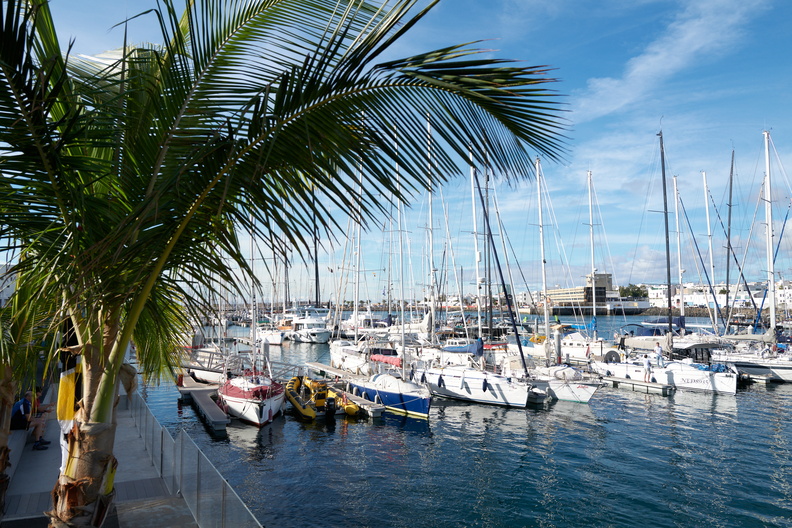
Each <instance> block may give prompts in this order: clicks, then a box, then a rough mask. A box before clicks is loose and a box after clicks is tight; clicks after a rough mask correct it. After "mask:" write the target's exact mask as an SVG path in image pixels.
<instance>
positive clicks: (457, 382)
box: [415, 365, 548, 407]
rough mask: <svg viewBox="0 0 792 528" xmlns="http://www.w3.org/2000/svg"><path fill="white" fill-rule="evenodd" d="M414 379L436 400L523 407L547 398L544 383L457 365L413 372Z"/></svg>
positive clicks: (546, 387) (546, 386)
mask: <svg viewBox="0 0 792 528" xmlns="http://www.w3.org/2000/svg"><path fill="white" fill-rule="evenodd" d="M415 379H417V380H420V381H421V382H422V383H426V384H427V386H428V387H429V390H430V391H431V392H432V394H435V395H437V396H442V397H445V398H453V399H456V400H464V401H471V402H476V403H486V404H489V405H502V406H505V407H526V406H527V405H528V403H533V402H539V401H542V400H543V399H544V398H546V397H547V396H548V394H547V392H546V391H547V389H548V384H547V382H538V381H537V382H535V383H531V382H527V381H524V380H518V379H516V378H507V377H505V376H500V375H498V374H493V373H491V372H484V371H481V370H478V369H473V368H469V367H463V366H456V365H454V366H450V367H442V368H441V367H436V368H429V369H419V370H416V371H415ZM485 381H486V383H485Z"/></svg>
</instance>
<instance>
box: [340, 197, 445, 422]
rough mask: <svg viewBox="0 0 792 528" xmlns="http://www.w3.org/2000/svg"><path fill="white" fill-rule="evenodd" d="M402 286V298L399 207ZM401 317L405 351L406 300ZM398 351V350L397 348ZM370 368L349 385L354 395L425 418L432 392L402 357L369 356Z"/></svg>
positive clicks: (402, 348)
mask: <svg viewBox="0 0 792 528" xmlns="http://www.w3.org/2000/svg"><path fill="white" fill-rule="evenodd" d="M398 211H399V226H398V227H399V285H400V287H401V298H402V299H404V298H405V295H404V255H403V253H402V248H403V247H404V244H402V243H401V242H402V240H401V237H402V210H401V206H399V210H398ZM399 306H400V311H401V314H400V320H401V345H402V346H401V350H402V351H403V350H404V348H405V347H404V343H405V338H406V323H405V318H404V303H403V302H401V303H399ZM394 352H395V350H394ZM369 360H370V363H369V365H368V366H369V369H370V370H376V371H377V373H375V374H373V375H372V376H371V377H370V378H368V379H364V380H352V381H350V386H351V388H352V392H353V394H356V395H359V396H362V397H363V398H366V399H368V400H371V401H373V402H375V403H380V404H382V405H384V406H385V408H386V409H387V410H389V411H392V412H397V413H402V414H407V415H412V416H418V417H422V418H426V417H428V416H429V410H430V409H431V406H432V393H431V392H430V391H429V389H428V388H427V387H426V385H425V384H419V383H416V382H415V380H414V379H412V378H408V376H407V375H406V369H405V361H404V360H403V357H398V355H397V356H392V355H382V356H381V357H378V355H374V356H369Z"/></svg>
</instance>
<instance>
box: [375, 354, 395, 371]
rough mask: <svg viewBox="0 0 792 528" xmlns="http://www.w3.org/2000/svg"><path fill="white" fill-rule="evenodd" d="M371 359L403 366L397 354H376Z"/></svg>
mask: <svg viewBox="0 0 792 528" xmlns="http://www.w3.org/2000/svg"><path fill="white" fill-rule="evenodd" d="M371 361H379V362H380V363H387V364H388V365H393V366H394V367H399V368H401V358H400V357H395V356H383V355H382V354H374V355H373V356H371Z"/></svg>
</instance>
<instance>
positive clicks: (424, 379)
mask: <svg viewBox="0 0 792 528" xmlns="http://www.w3.org/2000/svg"><path fill="white" fill-rule="evenodd" d="M421 383H426V372H424V373H422V374H421Z"/></svg>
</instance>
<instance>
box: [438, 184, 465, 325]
mask: <svg viewBox="0 0 792 528" xmlns="http://www.w3.org/2000/svg"><path fill="white" fill-rule="evenodd" d="M440 204H441V205H442V208H443V218H444V219H445V230H446V238H447V239H448V241H449V242H448V250H449V253H450V257H451V266H452V267H453V269H454V283H455V285H456V288H457V293H458V295H459V311H460V313H461V315H462V325H463V328H464V329H465V336H466V337H469V334H468V324H467V318H466V317H465V307H464V302H465V300H464V291H463V288H462V283H461V277H460V276H459V274H458V273H457V267H456V253H455V252H454V246H453V244H451V226H450V225H449V224H448V217H449V215H448V209H447V207H448V203H447V202H446V200H445V195H444V194H443V188H442V187H440ZM446 304H448V303H447V302H446Z"/></svg>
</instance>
